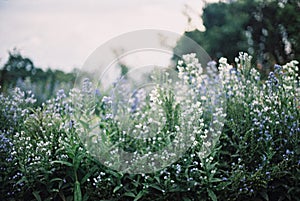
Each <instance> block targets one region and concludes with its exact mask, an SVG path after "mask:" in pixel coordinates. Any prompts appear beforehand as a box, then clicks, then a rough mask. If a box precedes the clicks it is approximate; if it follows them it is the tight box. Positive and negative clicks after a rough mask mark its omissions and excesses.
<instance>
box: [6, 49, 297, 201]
mask: <svg viewBox="0 0 300 201" xmlns="http://www.w3.org/2000/svg"><path fill="white" fill-rule="evenodd" d="M236 62H237V64H236V66H237V68H234V67H233V66H231V65H229V64H228V63H227V60H226V59H225V58H221V59H220V61H219V68H218V69H219V72H218V74H219V76H218V77H215V76H213V75H214V73H216V72H217V70H216V67H215V64H214V63H210V64H209V65H208V67H207V68H206V74H204V73H203V72H202V69H201V68H199V67H200V66H199V62H198V61H197V59H196V58H195V55H193V54H191V55H187V56H184V57H183V61H179V63H178V75H179V78H180V79H179V81H180V85H176V86H177V87H179V88H181V87H182V90H183V89H186V88H184V86H185V85H186V86H188V88H187V89H188V91H186V93H187V94H188V95H186V94H185V97H187V98H189V99H185V100H177V99H176V94H175V93H174V91H172V90H164V89H159V88H154V89H153V90H152V91H151V93H150V96H145V95H143V93H142V91H139V92H138V93H137V94H135V96H133V97H132V99H131V100H129V103H130V105H129V106H130V107H129V108H130V111H129V112H128V115H129V116H121V117H123V118H126V119H130V121H129V124H126V125H127V126H128V127H126V128H135V129H136V131H133V130H130V131H131V132H132V133H134V132H136V133H142V132H144V131H145V129H147V128H148V129H152V130H151V131H153V132H155V134H156V135H155V136H152V137H151V138H147V139H146V138H133V137H132V135H129V134H128V133H126V132H125V133H124V132H123V131H124V128H125V127H124V125H122V120H124V119H118V118H113V117H114V116H118V115H119V114H116V113H114V109H115V108H114V106H113V105H112V98H111V97H109V96H108V95H107V94H106V95H105V92H102V93H103V94H100V93H99V92H98V91H96V90H95V89H94V88H93V87H92V83H90V81H89V80H85V81H84V82H83V86H82V88H81V89H73V90H71V91H70V92H69V93H68V94H65V93H64V91H63V90H60V91H59V92H58V93H57V95H56V97H55V98H54V99H51V100H49V101H47V102H45V103H43V104H42V106H41V107H38V108H35V107H34V102H35V99H34V96H33V95H32V93H31V92H22V91H20V90H19V89H15V90H14V91H11V93H10V94H9V95H7V96H4V95H3V94H1V95H0V110H1V113H0V120H1V121H0V140H1V142H0V143H1V144H0V152H1V161H0V163H1V166H0V167H1V173H0V181H1V187H0V191H1V192H0V194H1V197H2V200H300V198H299V196H298V195H299V194H300V187H299V182H300V180H299V178H300V171H299V165H300V160H299V159H300V148H299V143H300V140H299V133H300V126H299V119H300V108H299V106H300V102H299V94H300V91H299V80H298V78H299V77H298V74H297V73H296V72H298V67H297V64H298V62H296V61H292V62H290V63H288V64H286V65H284V66H279V65H275V67H274V69H275V70H274V72H271V73H270V74H269V76H268V78H267V80H261V79H260V74H259V72H258V71H257V70H256V69H255V68H252V66H251V57H250V56H248V55H247V54H240V55H239V58H237V59H236ZM165 76H168V74H165ZM204 81H205V82H211V83H212V84H211V86H217V85H214V83H216V82H218V83H222V91H224V92H225V94H224V98H225V99H222V98H221V99H220V100H221V102H220V103H218V104H220V106H222V107H216V108H215V109H213V107H211V103H212V101H214V100H213V99H212V96H211V93H219V92H220V91H219V90H220V89H219V88H217V87H215V88H205V89H206V92H204V91H205V90H204V91H203V90H202V88H201V86H202V84H203V82H204ZM208 89H209V90H208ZM177 90H178V89H177ZM120 94H121V95H122V93H121V92H120ZM122 100H123V99H122V97H121V98H120V99H119V101H122ZM188 100H193V101H188ZM119 104H120V105H121V102H119ZM223 104H226V105H225V106H224V105H223ZM188 108H190V109H189V110H188ZM222 109H226V111H223V110H222ZM160 113H161V114H160ZM126 114H127V113H126ZM225 114H226V118H225ZM119 117H120V116H119ZM216 117H222V118H225V119H224V121H222V118H221V120H220V119H218V118H216ZM150 118H152V120H153V119H154V120H155V119H159V120H160V122H163V124H162V125H160V124H158V126H152V127H151V125H153V124H150V123H152V121H151V122H150V123H149V119H150ZM212 121H214V122H216V125H217V126H214V127H213V128H212V127H211V125H212V124H211V123H210V122H212ZM189 122H190V123H189ZM223 123H224V125H223ZM223 126H224V127H223ZM221 127H223V130H222V133H220V135H218V133H217V132H218V128H221ZM95 128H96V131H97V132H100V133H101V137H102V138H101V139H100V138H96V137H95V136H94V135H92V134H93V131H94V130H95ZM214 128H215V130H213V129H214ZM143 129H144V130H143ZM190 133H194V136H195V137H194V138H193V139H190V140H191V141H192V143H193V145H192V146H191V147H190V148H189V149H188V150H187V151H186V152H184V153H182V156H181V157H178V158H177V159H176V161H173V163H172V164H169V165H167V166H165V167H164V168H162V169H155V168H154V169H153V171H149V172H148V173H134V172H130V171H129V172H127V173H126V172H124V171H123V172H119V171H117V170H116V169H117V168H116V166H118V165H119V166H120V165H124V164H122V163H121V162H122V161H121V160H120V161H121V162H120V163H118V160H119V159H118V158H117V155H114V154H113V153H112V154H111V153H110V152H109V151H116V150H117V151H119V150H120V149H122V150H125V151H126V152H129V153H136V156H137V157H136V158H133V159H132V161H131V166H130V168H132V169H130V170H132V171H134V170H136V169H135V168H136V167H139V165H142V164H143V162H145V161H143V160H141V159H140V158H138V155H139V154H149V152H156V151H158V150H160V149H161V147H165V146H167V145H168V144H170V143H175V144H176V143H178V145H180V142H176V141H175V140H176V139H177V138H176V137H178V136H185V135H186V134H190ZM188 136H190V135H188ZM91 140H93V141H91ZM94 140H97V141H98V143H97V144H96V145H97V146H95V145H93V143H91V142H94ZM89 143H90V144H89ZM94 144H95V143H94ZM87 145H88V146H87ZM98 145H99V146H98ZM108 145H109V146H108ZM93 146H94V147H93ZM107 147H108V148H112V147H114V149H109V150H105V148H107ZM115 147H117V148H115ZM206 148H208V149H211V151H210V152H207V151H206ZM98 151H101V153H100V156H101V157H104V156H105V154H108V153H109V154H110V155H109V156H113V157H112V158H109V157H108V158H105V160H106V161H101V162H99V160H97V155H96V154H95V153H98ZM101 154H102V155H101ZM171 155H172V154H171V153H170V152H168V153H166V155H163V156H164V157H171ZM113 162H114V164H113V165H111V164H110V163H113ZM110 165H111V167H109V166H110Z"/></svg>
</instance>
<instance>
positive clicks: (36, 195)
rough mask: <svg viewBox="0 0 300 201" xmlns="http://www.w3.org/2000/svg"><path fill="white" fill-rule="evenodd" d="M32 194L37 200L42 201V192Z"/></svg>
mask: <svg viewBox="0 0 300 201" xmlns="http://www.w3.org/2000/svg"><path fill="white" fill-rule="evenodd" d="M32 194H33V195H34V197H35V199H37V200H38V201H42V199H41V196H40V191H33V192H32Z"/></svg>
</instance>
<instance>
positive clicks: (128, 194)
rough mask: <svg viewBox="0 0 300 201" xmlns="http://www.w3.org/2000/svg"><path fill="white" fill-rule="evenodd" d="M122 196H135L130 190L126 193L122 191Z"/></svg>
mask: <svg viewBox="0 0 300 201" xmlns="http://www.w3.org/2000/svg"><path fill="white" fill-rule="evenodd" d="M124 196H127V197H133V198H135V195H134V193H132V192H126V193H124Z"/></svg>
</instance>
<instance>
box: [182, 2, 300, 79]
mask: <svg viewBox="0 0 300 201" xmlns="http://www.w3.org/2000/svg"><path fill="white" fill-rule="evenodd" d="M299 12H300V4H299V2H298V1H296V0H287V1H282V0H271V1H270V0H254V1H253V0H237V1H231V3H223V2H219V3H213V4H207V6H206V7H205V8H204V10H203V14H202V19H203V24H204V26H205V28H206V29H205V31H203V32H201V31H199V30H194V31H190V32H185V35H186V36H188V37H190V38H192V39H193V40H195V41H196V42H197V43H198V44H200V45H201V46H202V47H203V48H204V49H205V50H206V51H207V52H208V53H209V55H211V57H212V58H213V59H214V60H216V61H217V60H218V59H219V58H221V57H222V56H225V55H226V57H227V58H228V59H229V62H230V63H234V58H235V54H236V52H239V51H244V52H249V53H250V54H253V55H254V56H255V57H254V60H255V62H256V63H257V65H259V66H260V67H261V68H262V69H261V72H262V73H264V74H266V75H268V74H269V72H270V70H273V69H272V68H273V66H274V64H275V63H278V64H284V63H286V62H288V61H290V60H292V59H296V60H300V45H299V41H300V40H299V34H298V30H299V29H300V15H299ZM177 46H178V47H179V48H182V49H184V50H185V54H187V53H191V52H193V50H190V49H189V47H185V46H184V44H182V43H181V42H180V41H179V42H178V44H177Z"/></svg>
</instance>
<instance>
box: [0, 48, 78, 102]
mask: <svg viewBox="0 0 300 201" xmlns="http://www.w3.org/2000/svg"><path fill="white" fill-rule="evenodd" d="M74 81H75V73H65V72H63V71H60V70H51V69H48V70H46V71H44V70H43V69H41V68H38V67H36V66H35V65H34V63H33V62H32V61H31V59H29V58H27V57H23V56H22V55H21V54H20V53H19V51H18V50H16V49H15V50H13V51H11V52H9V58H8V60H7V62H6V63H5V64H4V65H3V67H2V68H0V86H1V88H0V92H2V93H6V92H8V91H9V90H10V89H11V88H14V87H19V88H21V89H22V90H25V91H26V90H30V91H32V92H33V93H34V94H35V96H36V98H37V99H38V104H39V103H42V102H43V101H45V100H47V99H49V98H50V97H52V96H53V95H55V93H56V91H57V90H58V89H59V88H63V89H65V90H68V89H70V88H71V87H73V83H74Z"/></svg>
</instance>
